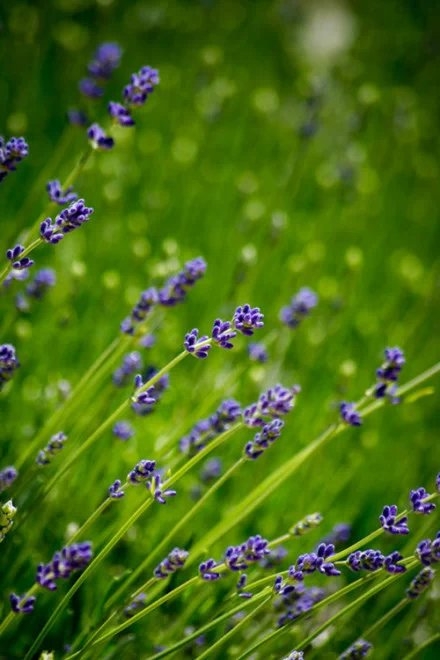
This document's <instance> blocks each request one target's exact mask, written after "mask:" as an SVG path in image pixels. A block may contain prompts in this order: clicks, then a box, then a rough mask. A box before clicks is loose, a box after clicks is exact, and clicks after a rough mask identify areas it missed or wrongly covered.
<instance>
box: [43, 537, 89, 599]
mask: <svg viewBox="0 0 440 660" xmlns="http://www.w3.org/2000/svg"><path fill="white" fill-rule="evenodd" d="M92 556H93V553H92V544H91V543H90V542H89V541H84V542H83V543H73V544H72V545H67V546H65V547H64V548H62V549H61V550H60V551H57V552H55V554H54V556H53V557H52V560H51V561H50V562H49V563H48V564H39V565H38V568H37V575H36V581H37V582H38V584H39V585H40V586H42V587H45V588H46V589H49V590H50V591H54V590H55V589H56V588H57V585H56V580H59V579H61V578H62V579H67V578H69V577H70V576H71V574H72V573H74V572H76V571H81V570H83V569H84V568H85V567H86V566H87V564H89V563H90V561H91V560H92Z"/></svg>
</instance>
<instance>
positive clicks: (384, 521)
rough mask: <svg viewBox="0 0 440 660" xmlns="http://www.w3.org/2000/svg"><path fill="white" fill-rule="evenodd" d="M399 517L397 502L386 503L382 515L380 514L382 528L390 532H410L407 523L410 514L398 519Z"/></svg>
mask: <svg viewBox="0 0 440 660" xmlns="http://www.w3.org/2000/svg"><path fill="white" fill-rule="evenodd" d="M396 517H397V506H396V505H395V504H391V505H388V504H387V505H386V506H384V508H383V511H382V513H381V515H380V516H379V522H380V524H381V525H382V529H384V530H385V531H386V532H390V534H409V528H408V525H407V522H408V516H403V518H402V517H401V518H400V519H399V520H396Z"/></svg>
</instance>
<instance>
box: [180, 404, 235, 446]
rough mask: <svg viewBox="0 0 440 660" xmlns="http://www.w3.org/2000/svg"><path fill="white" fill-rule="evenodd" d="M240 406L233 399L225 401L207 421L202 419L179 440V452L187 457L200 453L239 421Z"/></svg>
mask: <svg viewBox="0 0 440 660" xmlns="http://www.w3.org/2000/svg"><path fill="white" fill-rule="evenodd" d="M241 413H242V411H241V406H240V404H239V403H238V402H237V401H235V399H225V400H224V401H222V403H221V404H220V406H219V407H218V408H217V410H216V411H215V412H214V413H213V414H212V415H210V416H209V417H208V418H207V419H202V420H200V422H197V424H196V425H195V426H194V427H193V428H192V430H191V431H190V433H189V434H188V435H186V436H184V437H183V438H182V439H181V440H180V443H179V444H180V450H181V451H182V452H183V453H184V454H187V455H189V456H194V454H196V453H197V452H199V451H201V450H202V449H203V448H204V447H206V445H207V444H208V443H209V442H210V441H211V440H212V439H213V438H215V437H216V436H217V435H219V434H220V433H223V432H224V431H226V430H227V429H228V428H229V427H230V425H231V424H233V423H234V422H235V421H237V420H238V419H240V417H241Z"/></svg>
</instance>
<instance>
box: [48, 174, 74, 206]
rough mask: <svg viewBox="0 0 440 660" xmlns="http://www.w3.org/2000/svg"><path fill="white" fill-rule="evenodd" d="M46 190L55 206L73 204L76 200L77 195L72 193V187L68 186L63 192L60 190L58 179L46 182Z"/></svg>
mask: <svg viewBox="0 0 440 660" xmlns="http://www.w3.org/2000/svg"><path fill="white" fill-rule="evenodd" d="M46 190H47V194H48V195H49V199H50V201H51V202H55V203H56V204H60V205H61V206H63V205H64V204H70V203H71V202H74V201H75V200H77V199H78V195H77V194H76V193H75V192H73V186H69V187H68V188H66V190H64V191H63V189H62V188H61V183H60V181H58V179H55V180H54V181H48V183H47V185H46Z"/></svg>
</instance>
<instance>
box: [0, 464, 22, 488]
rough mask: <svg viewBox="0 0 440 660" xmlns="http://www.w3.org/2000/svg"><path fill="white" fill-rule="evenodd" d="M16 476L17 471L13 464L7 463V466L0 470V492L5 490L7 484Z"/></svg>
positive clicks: (11, 482)
mask: <svg viewBox="0 0 440 660" xmlns="http://www.w3.org/2000/svg"><path fill="white" fill-rule="evenodd" d="M17 477H18V472H17V470H16V469H15V467H14V466H13V465H8V467H5V468H3V470H0V493H2V492H3V491H4V490H6V488H9V486H10V485H11V484H13V483H14V481H15V480H16V478H17Z"/></svg>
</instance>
